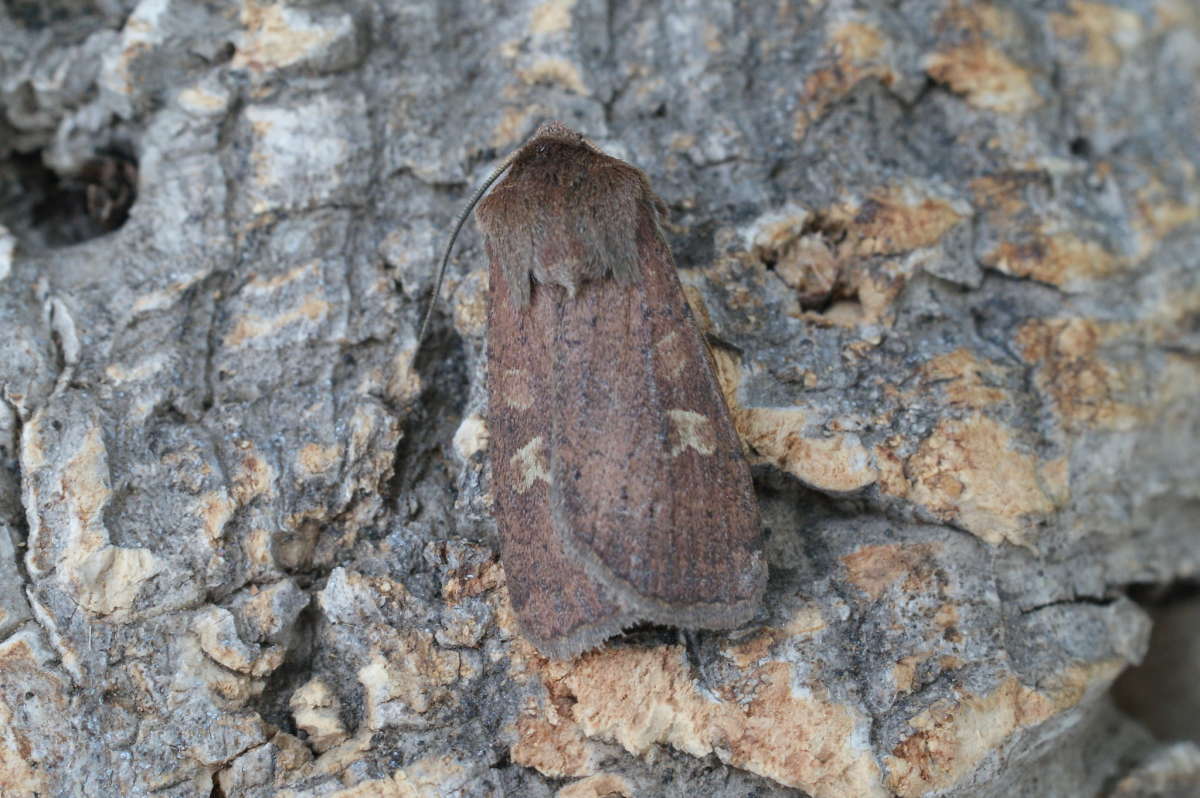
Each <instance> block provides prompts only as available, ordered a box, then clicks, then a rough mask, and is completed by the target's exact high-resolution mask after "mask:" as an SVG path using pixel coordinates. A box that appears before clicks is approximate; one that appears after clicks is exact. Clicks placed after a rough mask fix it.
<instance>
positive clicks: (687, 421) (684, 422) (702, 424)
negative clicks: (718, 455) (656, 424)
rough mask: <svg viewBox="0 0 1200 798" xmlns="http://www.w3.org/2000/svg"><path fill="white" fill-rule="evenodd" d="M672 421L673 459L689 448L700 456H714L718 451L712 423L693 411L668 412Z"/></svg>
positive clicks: (671, 441) (671, 452)
mask: <svg viewBox="0 0 1200 798" xmlns="http://www.w3.org/2000/svg"><path fill="white" fill-rule="evenodd" d="M667 416H668V417H669V418H670V419H671V437H670V445H671V451H670V455H671V457H676V456H678V455H680V454H683V453H684V452H685V451H686V450H687V449H688V448H689V447H691V448H692V449H695V450H696V451H697V452H699V453H700V454H712V453H713V452H715V451H716V450H717V436H716V433H715V432H713V427H712V422H711V421H709V420H708V417H707V416H702V415H700V414H699V413H697V412H695V411H692V410H668V411H667Z"/></svg>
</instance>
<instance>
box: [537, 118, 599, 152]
mask: <svg viewBox="0 0 1200 798" xmlns="http://www.w3.org/2000/svg"><path fill="white" fill-rule="evenodd" d="M551 142H554V143H562V144H570V145H573V146H576V147H583V146H587V145H588V141H587V139H585V138H584V137H583V136H581V135H580V134H578V133H576V132H575V131H574V130H572V129H571V128H569V127H567V126H566V125H564V124H563V123H562V122H559V121H558V120H557V119H551V120H550V121H548V122H543V123H542V124H540V125H538V129H537V131H536V132H535V133H534V134H533V138H532V139H530V142H529V143H530V144H532V145H534V146H537V145H539V144H549V143H551Z"/></svg>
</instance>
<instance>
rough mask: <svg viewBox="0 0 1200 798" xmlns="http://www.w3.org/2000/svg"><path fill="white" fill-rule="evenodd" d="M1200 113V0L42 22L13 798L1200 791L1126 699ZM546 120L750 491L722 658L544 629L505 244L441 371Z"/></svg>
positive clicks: (402, 6) (6, 229)
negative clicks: (759, 533) (505, 472)
mask: <svg viewBox="0 0 1200 798" xmlns="http://www.w3.org/2000/svg"><path fill="white" fill-rule="evenodd" d="M1197 86H1200V16H1198V13H1197V11H1196V7H1195V5H1194V3H1192V2H1190V0H1158V1H1157V2H1152V1H1151V0H1145V1H1144V2H1136V1H1133V0H1131V2H1128V3H1125V4H1122V5H1115V4H1108V3H1099V2H1097V3H1090V2H1080V0H1067V1H1065V2H1049V3H1037V4H1033V3H1031V4H1029V5H1028V7H1024V6H1022V7H1014V6H1012V5H1011V4H996V5H984V4H979V5H977V4H972V3H964V2H951V1H950V0H947V1H946V2H939V1H931V2H924V3H917V2H912V3H894V4H887V5H886V7H879V8H874V9H872V8H871V7H870V6H868V5H865V4H864V5H859V4H854V3H850V2H842V0H834V1H833V2H817V3H810V2H789V0H779V2H763V3H758V2H755V3H750V2H744V3H738V4H731V3H727V2H718V0H690V1H688V2H685V1H684V0H679V1H678V2H665V3H651V2H633V1H631V2H609V3H602V2H593V1H592V0H542V1H540V2H538V1H535V0H511V1H509V2H486V3H485V2H465V1H464V2H452V3H426V2H411V3H402V2H383V0H379V1H378V2H368V1H367V0H359V1H356V2H345V3H332V2H298V1H295V2H291V3H278V4H272V3H266V2H254V1H253V0H245V2H244V3H242V4H237V3H222V2H208V3H193V2H183V0H143V2H141V3H136V4H135V3H133V2H128V0H107V2H98V3H86V2H83V1H82V0H78V2H75V1H74V0H57V2H49V3H33V2H21V1H19V0H18V2H9V3H7V4H5V5H4V6H0V202H2V204H0V225H2V227H0V330H2V334H0V392H2V395H0V527H2V529H0V635H2V640H0V782H2V783H3V784H4V787H5V792H4V794H5V795H34V794H36V795H43V796H45V795H54V796H75V795H80V796H82V795H89V796H91V795H129V796H138V795H150V794H153V795H159V796H173V795H178V796H191V795H208V794H210V793H211V794H214V795H224V796H235V795H236V796H267V795H276V794H283V795H293V796H302V795H303V796H308V795H313V796H315V795H334V794H336V795H344V796H392V795H395V796H440V795H462V796H500V795H508V796H513V795H522V796H550V795H558V796H562V797H563V798H582V797H583V796H604V795H614V794H615V795H625V796H634V795H637V796H658V795H662V796H687V795H712V796H749V795H758V796H768V795H779V796H783V795H797V794H801V792H803V793H807V794H809V795H812V796H820V797H822V798H825V797H833V796H887V795H899V796H919V795H933V794H939V795H955V796H990V795H996V796H1001V795H1005V796H1006V795H1022V794H1037V795H1058V796H1083V795H1095V794H1098V793H1099V794H1109V795H1113V796H1125V797H1127V796H1140V795H1164V794H1172V793H1171V792H1170V791H1171V790H1175V791H1176V793H1177V794H1180V795H1184V794H1189V791H1190V790H1194V789H1195V785H1196V784H1197V782H1198V781H1200V748H1197V746H1196V744H1195V742H1188V741H1179V742H1169V741H1163V742H1161V743H1159V742H1156V741H1155V740H1154V739H1153V738H1152V737H1151V736H1150V735H1149V734H1148V733H1147V732H1146V731H1144V730H1143V728H1142V727H1141V726H1140V725H1139V724H1138V723H1136V722H1134V721H1132V720H1130V719H1129V718H1128V717H1127V716H1126V715H1124V714H1122V713H1121V712H1120V711H1118V710H1117V709H1115V708H1114V705H1113V703H1112V702H1111V700H1110V699H1109V697H1108V696H1109V687H1110V685H1111V683H1112V682H1113V680H1114V679H1115V678H1116V676H1117V675H1118V674H1119V673H1120V672H1121V671H1122V670H1123V669H1125V668H1126V667H1127V666H1128V665H1129V664H1131V663H1134V662H1137V661H1138V660H1139V659H1140V658H1141V657H1142V656H1143V654H1144V653H1145V651H1146V646H1147V640H1148V630H1149V626H1150V624H1149V620H1148V617H1147V615H1146V614H1145V613H1143V611H1142V610H1141V609H1139V607H1138V606H1137V605H1136V604H1135V603H1134V602H1133V601H1131V600H1130V599H1128V598H1127V597H1126V595H1125V589H1126V587H1127V586H1129V585H1131V584H1135V583H1136V584H1147V583H1149V584H1168V583H1172V582H1175V581H1178V580H1187V579H1195V578H1196V577H1197V576H1198V575H1200V553H1198V552H1200V543H1198V533H1197V525H1198V521H1197V518H1198V517H1200V458H1197V457H1196V451H1197V446H1198V445H1200V402H1197V400H1196V397H1197V394H1198V392H1200V330H1198V324H1197V320H1198V319H1200V269H1197V254H1196V253H1197V252H1198V251H1200V177H1198V174H1200V145H1198V144H1197V136H1196V130H1197V129H1198V128H1200V110H1198V109H1200V94H1198V93H1197V92H1198V89H1197ZM548 117H557V118H561V119H563V120H564V121H565V122H567V123H568V124H570V125H571V126H573V127H575V128H577V129H579V130H581V131H582V132H584V133H586V134H587V135H589V136H590V137H591V138H593V139H594V140H596V141H597V143H598V144H600V145H601V146H602V147H605V148H606V149H607V150H609V151H610V152H613V153H614V154H617V155H620V156H622V157H624V158H626V159H627V160H630V161H631V162H633V163H635V164H636V165H638V166H639V167H641V168H643V169H645V170H646V171H647V172H648V173H649V174H650V177H651V180H652V181H653V184H654V187H655V189H656V191H657V192H658V193H659V194H660V195H661V196H662V197H663V198H664V199H665V200H666V201H667V203H668V205H669V206H670V208H671V211H672V227H671V228H670V229H669V230H668V233H669V235H670V237H671V243H672V245H673V247H674V249H675V252H676V257H677V260H678V261H679V263H680V266H681V277H682V279H683V280H684V283H685V287H686V289H687V291H688V293H689V301H691V302H692V303H693V305H694V309H695V310H696V313H697V317H698V318H699V319H700V320H702V322H703V324H704V325H705V326H706V331H707V332H708V333H710V334H711V337H712V338H713V340H714V341H719V342H720V343H719V344H718V345H717V346H716V347H715V349H714V354H715V356H716V358H717V361H718V364H719V367H720V372H721V378H722V381H723V387H724V389H725V390H726V393H727V396H728V399H729V401H730V404H731V408H732V410H733V414H734V417H735V421H736V424H737V427H738V431H739V433H740V434H741V436H742V438H743V441H744V442H745V444H746V446H747V450H748V451H749V453H750V457H751V460H752V463H753V464H754V468H755V477H756V482H757V489H758V495H759V499H760V501H761V506H762V511H763V515H764V521H765V523H766V525H767V526H768V527H769V529H770V539H769V554H770V560H771V582H770V586H769V588H768V591H767V599H766V601H765V604H764V607H763V610H762V613H761V615H760V617H759V619H758V620H757V621H756V623H754V624H753V625H751V626H750V627H748V628H747V629H745V630H744V631H742V632H740V633H736V634H706V635H703V636H701V637H700V638H699V639H698V640H696V641H693V642H694V645H692V646H690V647H689V648H690V650H685V647H683V646H680V645H679V644H678V643H677V642H676V639H675V638H674V636H673V635H672V633H670V632H660V631H658V630H643V631H642V632H640V633H638V634H635V635H631V636H629V637H627V638H626V639H624V640H618V641H614V642H613V643H612V644H611V645H609V646H608V647H607V648H606V649H604V650H602V651H600V652H597V653H594V654H590V655H587V656H584V657H582V658H580V659H578V660H576V661H573V662H567V663H557V662H549V661H546V660H544V659H541V658H539V657H538V656H537V655H536V654H535V653H534V652H533V651H532V649H531V648H530V647H529V646H528V645H527V644H526V643H524V642H523V641H522V640H521V639H519V638H518V637H517V636H515V634H514V626H513V621H512V615H511V610H510V608H509V606H508V603H507V598H506V592H505V588H504V578H503V570H502V568H501V567H500V566H499V565H498V564H497V563H496V561H495V558H494V553H493V552H494V541H493V532H492V530H491V528H490V524H489V522H488V520H487V519H488V506H489V493H488V474H487V468H486V462H487V434H486V424H485V423H484V422H483V420H482V419H483V418H484V417H485V412H484V411H485V408H484V398H483V392H482V375H483V373H484V362H485V361H484V358H485V357H486V353H485V352H484V351H483V346H482V342H483V326H482V322H483V319H484V312H483V301H484V299H483V298H484V296H485V294H486V285H485V282H486V277H485V266H486V264H485V262H484V258H483V255H482V252H481V251H480V247H479V244H478V238H477V237H476V236H473V235H468V236H467V237H466V239H465V240H464V242H463V246H462V247H461V249H460V252H459V254H458V257H457V258H456V261H455V263H454V266H453V268H452V273H451V279H450V281H449V288H448V290H447V292H446V294H447V296H448V300H447V301H446V302H445V303H444V305H443V308H444V311H443V312H442V313H440V314H439V316H438V319H437V324H436V325H435V326H436V329H435V335H434V336H433V340H432V341H431V342H430V345H429V347H428V350H427V352H426V353H424V354H423V355H422V357H421V359H420V361H419V364H418V367H417V368H416V369H410V367H409V361H410V357H411V355H412V351H413V338H414V329H415V325H416V322H417V320H418V315H419V311H420V309H421V306H422V304H423V303H424V302H425V301H427V300H428V296H429V290H430V288H431V286H432V282H433V277H434V274H433V272H434V263H435V260H436V254H437V249H438V247H439V245H440V244H441V242H442V241H443V240H444V238H445V236H446V234H447V233H448V228H449V225H450V222H451V220H452V219H453V215H454V213H455V211H456V210H457V208H458V206H459V204H460V203H461V202H462V200H463V199H464V198H465V197H466V196H467V195H468V194H469V192H470V190H471V188H472V187H473V185H474V184H475V183H476V182H477V181H478V180H479V179H480V178H482V176H483V175H485V174H486V172H487V170H488V169H489V168H490V167H491V166H493V165H494V163H495V159H496V158H497V157H498V156H501V155H503V154H505V153H506V152H508V151H509V150H510V149H512V148H513V147H515V146H516V145H518V144H519V143H520V142H521V141H522V140H523V139H524V138H525V137H526V136H528V135H529V134H530V133H531V132H532V130H533V129H534V128H535V127H536V124H537V123H538V122H539V121H541V120H542V119H544V118H548ZM131 162H136V165H137V198H136V202H135V203H134V204H133V206H132V208H131V209H130V212H129V217H128V220H127V221H125V222H124V224H123V225H121V219H122V217H123V213H122V210H123V202H124V201H125V200H124V198H126V197H127V194H128V192H127V190H126V189H127V187H128V180H127V179H126V178H128V176H129V175H130V170H129V168H128V164H129V163H131ZM123 181H124V182H123ZM118 225H120V226H119V227H118ZM113 228H116V229H113ZM1193 614H1194V613H1193ZM1193 634H1194V630H1193ZM1183 648H1184V654H1186V651H1191V652H1192V653H1191V655H1190V657H1191V658H1190V659H1185V662H1190V663H1191V667H1193V668H1195V667H1196V657H1197V653H1196V651H1197V647H1196V646H1195V645H1191V646H1190V648H1187V647H1186V646H1184V647H1183ZM1184 654H1181V655H1180V656H1183V655H1184ZM1149 700H1151V701H1153V700H1155V699H1154V698H1153V697H1152V698H1150V699H1149ZM1157 700H1159V701H1163V700H1176V699H1175V698H1174V697H1172V698H1171V699H1163V698H1162V697H1161V695H1160V696H1159V698H1158V699H1157ZM1179 700H1182V699H1179ZM1189 700H1196V699H1195V691H1194V690H1193V691H1192V693H1191V698H1190V699H1189ZM1198 716H1200V711H1198V712H1195V713H1192V714H1191V718H1192V720H1193V725H1192V727H1191V732H1190V734H1191V735H1192V736H1193V738H1195V737H1200V734H1197V732H1196V727H1195V725H1194V723H1195V718H1196V717H1198ZM1178 717H1179V718H1183V721H1184V726H1185V727H1186V715H1182V714H1181V715H1179V716H1178ZM1176 720H1178V718H1176ZM1171 723H1175V721H1170V722H1167V721H1164V722H1163V724H1162V725H1160V726H1159V728H1171V729H1178V728H1179V726H1178V725H1175V726H1172V725H1170V724H1171ZM1176 733H1183V734H1187V733H1188V732H1187V731H1186V728H1185V729H1184V730H1183V731H1180V732H1176Z"/></svg>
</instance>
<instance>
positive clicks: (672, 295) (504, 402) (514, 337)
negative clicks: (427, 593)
mask: <svg viewBox="0 0 1200 798" xmlns="http://www.w3.org/2000/svg"><path fill="white" fill-rule="evenodd" d="M505 172H507V174H506V175H505V176H504V179H503V180H501V181H500V182H498V183H496V184H495V186H494V188H492V190H491V192H490V193H489V194H488V195H487V196H486V197H483V195H484V193H485V192H487V190H488V188H489V187H490V186H491V185H492V184H493V183H494V182H495V181H496V180H498V179H499V177H500V176H501V175H502V174H504V173H505ZM481 197H483V199H482V200H480V198H481ZM476 203H478V209H477V210H476V219H477V221H478V224H479V227H480V229H481V231H482V232H483V235H484V241H485V247H486V250H487V255H488V259H489V271H488V278H489V288H488V302H487V321H488V326H487V359H488V367H487V368H488V372H487V385H488V404H489V409H488V417H487V425H488V430H489V437H490V444H489V445H490V453H489V454H490V457H491V466H492V489H493V490H492V492H493V496H494V516H495V520H496V526H497V528H498V531H499V536H500V559H501V562H502V563H503V565H504V570H505V573H506V576H507V582H508V589H509V594H510V596H511V599H512V603H513V607H514V609H515V610H516V616H517V620H518V622H519V624H520V628H521V631H522V633H523V634H524V635H525V637H526V638H527V639H528V640H529V641H530V642H532V643H533V644H534V645H535V646H536V647H537V649H538V650H539V651H540V652H542V653H543V654H545V655H547V656H550V657H554V658H569V657H572V656H575V655H576V654H579V653H580V652H582V651H585V650H587V649H590V648H593V647H595V646H597V645H599V644H600V643H601V642H603V641H604V640H605V638H607V637H609V636H611V635H613V634H616V633H618V632H620V631H621V630H623V629H625V628H628V627H630V626H633V625H636V624H638V623H642V622H649V623H655V624H663V625H669V626H675V627H681V628H702V629H728V628H731V627H734V626H738V625H741V624H743V623H745V622H747V621H748V620H750V619H751V618H752V617H753V615H754V614H755V612H756V610H757V609H758V606H759V604H760V603H761V599H762V594H763V589H764V586H765V583H766V570H767V569H766V562H765V560H764V557H763V553H762V534H761V527H760V522H759V516H758V505H757V502H756V499H755V496H754V488H753V485H752V483H751V479H750V470H749V467H748V466H747V464H746V462H745V460H744V458H743V456H742V449H741V443H740V441H739V439H738V436H737V433H736V432H735V431H734V427H733V422H732V420H731V418H730V414H729V410H728V408H727V407H726V405H725V401H724V398H723V397H722V395H721V391H720V388H719V386H718V383H717V379H716V375H715V372H714V369H713V364H712V360H711V356H710V354H709V352H708V349H707V348H706V346H705V343H704V340H703V339H702V337H701V335H700V332H699V329H698V328H697V327H696V324H695V322H694V321H693V319H692V315H691V312H690V310H689V308H688V305H687V302H686V300H685V299H684V295H683V290H682V288H681V286H680V283H679V277H678V275H677V274H676V271H675V263H674V260H673V258H672V256H671V251H670V249H669V248H668V246H667V244H666V241H665V239H664V237H663V233H662V230H661V228H660V219H661V218H662V217H663V216H664V215H665V213H666V207H665V205H664V204H663V202H662V200H660V199H659V198H658V197H657V196H656V195H655V193H654V191H653V190H652V189H651V187H650V183H649V180H648V179H647V177H646V175H645V174H644V173H643V172H641V171H640V170H639V169H637V168H635V167H633V166H631V165H630V164H628V163H625V162H624V161H622V160H620V159H617V158H613V157H611V156H608V155H605V154H604V153H603V152H601V151H600V150H599V149H597V148H596V147H595V146H593V145H592V144H591V143H590V142H589V141H587V140H586V139H584V138H583V136H581V135H579V134H578V133H576V132H575V131H573V130H571V129H570V128H568V127H566V126H565V125H563V124H561V123H558V122H548V123H546V124H543V125H542V126H541V127H540V128H539V129H538V130H537V132H536V133H535V134H534V136H533V137H532V138H531V139H530V140H529V141H527V142H526V143H525V144H524V145H523V146H521V147H520V149H518V150H517V151H516V152H514V153H512V154H511V155H510V156H509V157H508V158H507V159H506V160H505V161H504V163H502V164H501V165H500V167H499V168H497V169H496V170H495V172H493V173H492V175H491V176H490V177H489V178H488V179H487V180H486V181H485V182H484V184H483V185H482V186H481V187H480V188H479V190H478V191H477V192H476V193H475V195H474V197H473V198H472V199H471V202H470V203H469V204H468V205H467V207H466V208H465V209H464V210H463V212H462V214H461V215H460V216H459V218H458V220H457V222H456V225H455V228H454V232H453V234H452V235H451V239H450V243H449V245H448V246H447V248H446V253H445V256H444V257H443V259H442V272H441V273H440V274H439V277H438V287H437V288H435V289H434V298H435V299H436V297H437V294H438V293H439V292H440V286H441V282H442V275H443V274H444V272H445V268H446V263H447V261H448V259H449V256H450V251H451V248H452V247H453V245H454V238H455V237H456V236H457V234H458V231H459V230H460V229H461V227H462V224H463V222H464V221H465V219H466V217H467V216H468V215H469V214H470V211H471V209H472V208H473V207H474V206H475V205H476ZM431 310H432V307H431ZM428 320H429V314H427V315H426V317H425V320H424V322H423V323H422V326H421V332H420V334H419V337H418V340H420V338H423V336H424V331H425V327H426V325H427V323H428Z"/></svg>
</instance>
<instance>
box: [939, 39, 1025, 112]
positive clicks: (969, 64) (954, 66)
mask: <svg viewBox="0 0 1200 798" xmlns="http://www.w3.org/2000/svg"><path fill="white" fill-rule="evenodd" d="M925 71H926V72H928V73H929V76H930V77H931V78H933V79H934V80H936V81H937V82H939V83H944V84H946V85H947V86H949V87H950V89H951V90H952V91H954V92H955V93H956V94H961V95H963V97H964V99H966V101H967V102H968V103H969V104H970V105H973V106H975V107H976V108H980V109H983V110H985V111H996V112H997V113H1004V114H1022V113H1025V112H1027V111H1031V110H1033V109H1034V108H1036V107H1037V106H1039V105H1041V103H1042V98H1041V97H1040V96H1039V95H1038V94H1037V92H1036V91H1035V90H1034V88H1033V80H1032V79H1031V78H1030V75H1029V72H1028V71H1027V70H1025V69H1024V68H1022V67H1021V66H1019V65H1018V64H1017V63H1016V62H1014V61H1013V60H1012V59H1011V58H1009V57H1008V56H1007V55H1005V54H1004V52H1003V51H1002V50H1000V49H998V48H996V47H995V46H993V45H990V44H987V43H986V42H983V41H973V42H970V43H967V44H963V45H959V46H957V47H951V48H949V49H947V50H943V51H941V52H937V53H931V54H930V55H929V56H927V57H926V59H925Z"/></svg>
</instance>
